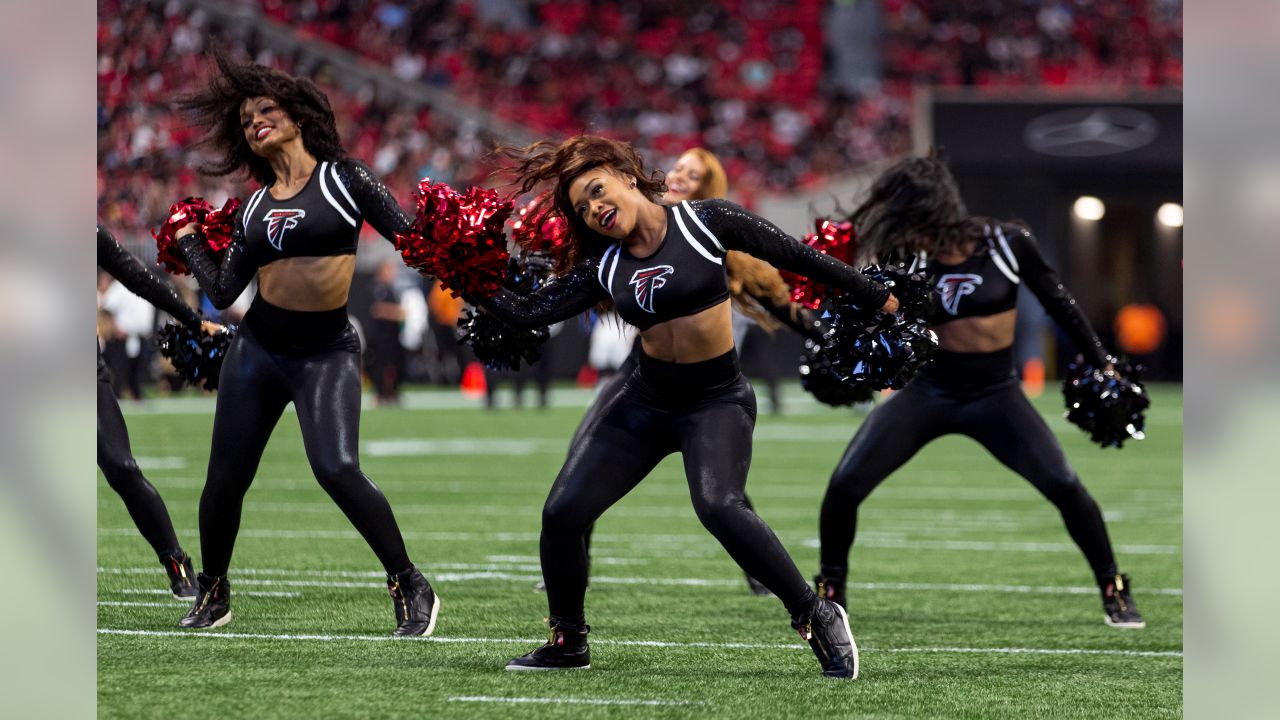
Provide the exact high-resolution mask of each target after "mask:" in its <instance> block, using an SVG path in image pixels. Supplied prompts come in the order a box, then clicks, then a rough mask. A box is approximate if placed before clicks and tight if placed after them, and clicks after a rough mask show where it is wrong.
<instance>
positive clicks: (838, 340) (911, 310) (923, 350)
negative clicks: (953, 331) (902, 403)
mask: <svg viewBox="0 0 1280 720" xmlns="http://www.w3.org/2000/svg"><path fill="white" fill-rule="evenodd" d="M862 273H863V274H864V275H868V276H870V277H871V278H873V279H875V280H877V281H879V282H882V283H884V284H885V285H886V286H888V287H889V288H890V290H892V291H893V294H894V297H896V298H898V303H899V306H898V312H896V313H883V312H880V311H879V309H878V308H866V307H862V306H860V305H858V303H856V302H855V301H853V299H852V298H851V297H850V296H849V295H840V296H837V297H835V298H832V299H830V300H829V301H828V302H827V303H826V305H825V306H824V309H823V312H822V320H823V321H824V322H825V323H826V325H827V331H826V333H825V334H824V335H823V343H822V348H821V349H820V350H818V351H817V353H818V354H819V355H820V356H822V357H821V362H822V363H825V366H826V367H827V368H829V372H830V373H831V374H833V375H834V376H835V377H837V378H839V379H840V380H841V381H842V382H845V383H849V384H852V385H862V386H865V387H866V389H867V390H869V391H870V390H883V389H885V388H893V389H897V388H900V387H902V386H904V385H906V384H907V382H908V381H910V380H911V378H913V377H915V374H916V373H917V372H919V370H920V368H921V367H923V366H924V364H925V363H927V362H928V361H929V360H930V359H932V358H933V354H934V352H935V351H936V350H937V349H938V337H937V335H935V334H934V333H933V331H932V330H930V329H929V327H928V325H927V324H926V323H927V320H928V314H929V312H930V310H931V308H932V302H933V300H932V297H931V291H930V288H929V282H928V280H927V279H926V278H925V277H924V275H923V274H921V273H912V272H908V271H907V269H906V268H904V267H901V266H898V265H889V266H884V267H881V266H878V265H871V266H868V267H865V268H863V269H862Z"/></svg>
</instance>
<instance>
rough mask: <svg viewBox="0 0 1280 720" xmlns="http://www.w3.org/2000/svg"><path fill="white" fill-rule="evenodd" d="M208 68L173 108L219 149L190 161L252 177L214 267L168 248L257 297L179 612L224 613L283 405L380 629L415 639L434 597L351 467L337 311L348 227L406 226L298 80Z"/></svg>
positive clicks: (214, 617)
mask: <svg viewBox="0 0 1280 720" xmlns="http://www.w3.org/2000/svg"><path fill="white" fill-rule="evenodd" d="M217 65H218V70H219V73H218V74H217V75H216V76H215V77H214V78H213V79H212V80H211V82H210V83H209V84H208V85H207V86H206V87H205V88H204V89H202V90H200V91H197V92H195V93H193V94H191V95H189V96H187V97H185V98H183V99H182V101H181V105H182V107H183V108H184V109H185V110H187V111H188V112H189V113H190V114H191V117H192V119H193V120H194V121H195V123H196V124H197V125H199V126H201V127H202V128H204V129H205V130H206V132H207V134H206V136H205V138H204V139H203V141H202V142H203V143H204V145H205V146H207V147H209V148H212V149H213V150H215V151H216V152H217V153H218V154H219V155H220V159H219V160H218V161H216V162H214V163H212V164H210V165H206V166H205V167H204V168H202V170H203V171H204V172H206V173H207V174H212V175H226V174H229V173H232V172H236V171H239V170H247V171H248V173H249V174H250V175H251V176H252V177H253V178H254V179H255V180H257V181H258V182H259V183H260V184H261V186H262V187H261V188H260V189H258V190H257V191H256V192H254V193H253V194H252V195H251V196H250V198H249V200H248V201H247V202H246V203H244V205H243V206H242V208H241V209H240V211H239V213H238V214H237V217H236V223H235V228H234V231H233V236H232V242H231V244H230V246H229V247H228V248H227V249H226V250H225V255H224V256H223V258H222V260H221V262H220V263H219V262H215V261H214V258H213V257H212V256H211V255H210V253H209V250H208V248H207V247H206V246H205V244H204V243H203V242H202V241H201V240H200V238H199V237H197V236H196V235H195V234H194V228H193V226H191V225H187V226H184V227H183V228H182V229H181V230H179V231H178V233H177V235H178V237H179V240H178V243H179V249H180V251H181V253H182V256H183V258H184V259H185V260H186V263H187V265H188V266H189V267H190V269H191V273H192V274H193V275H194V276H195V277H196V279H197V280H198V281H199V283H200V287H201V288H202V289H203V290H204V291H205V293H206V294H207V295H208V296H209V299H210V300H211V301H212V302H213V304H214V306H216V307H218V308H219V309H221V308H225V307H227V306H229V305H230V304H231V303H232V302H234V301H235V299H236V298H237V297H238V296H239V295H240V293H242V292H243V291H244V289H245V287H246V286H247V285H248V284H249V281H250V280H252V279H253V278H254V277H255V276H256V277H257V279H258V294H257V296H256V297H255V298H254V300H253V304H252V306H251V307H250V308H249V311H248V313H247V314H246V315H245V317H244V322H243V324H241V326H240V330H239V332H238V333H237V334H236V337H235V339H234V341H233V342H232V345H231V348H230V349H229V350H228V353H227V357H226V359H225V360H224V362H223V366H222V374H221V376H220V379H219V387H218V404H217V410H216V411H215V414H214V421H213V443H212V447H211V454H210V457H209V474H208V478H207V480H206V482H205V487H204V492H203V494H202V495H201V497H200V547H201V555H202V556H203V557H202V560H203V562H204V569H203V572H201V573H200V574H199V576H198V577H197V581H198V584H199V597H197V599H196V602H195V605H194V606H193V607H192V608H191V611H190V612H189V613H187V615H186V617H184V618H183V619H182V620H181V622H180V623H179V624H180V625H181V626H182V627H186V628H209V627H218V626H221V625H224V624H226V623H227V622H228V621H229V620H230V618H231V610H230V584H229V583H228V581H227V569H228V567H229V566H230V563H231V552H232V548H233V546H234V544H235V539H236V534H237V531H238V530H239V527H240V512H241V505H242V502H243V500H244V495H245V493H246V492H247V491H248V489H249V485H250V483H252V482H253V477H254V474H255V472H256V471H257V469H258V461H259V460H260V459H261V457H262V451H263V449H264V448H265V447H266V444H267V439H268V438H269V437H270V436H271V431H272V428H274V427H275V424H276V421H277V420H279V418H280V415H281V413H282V412H283V411H284V408H285V406H286V405H288V404H289V403H290V402H292V403H293V404H294V407H295V409H296V411H297V416H298V424H299V425H300V426H301V429H302V442H303V446H304V448H305V450H306V453H307V460H308V461H309V462H310V464H311V469H312V471H313V472H314V473H315V476H316V480H318V481H319V482H320V486H321V487H323V488H324V490H325V492H327V493H328V494H329V497H331V498H333V501H334V502H335V503H337V505H338V507H339V508H341V509H342V512H343V513H344V514H345V515H346V516H347V519H348V520H350V521H351V524H352V525H354V526H355V528H356V530H358V531H359V532H360V535H361V536H363V537H364V539H365V541H366V542H367V543H368V544H369V547H370V548H372V550H373V552H374V554H375V555H377V557H378V560H379V561H380V562H381V563H382V566H383V568H384V569H385V570H386V573H387V587H388V590H389V592H390V593H391V597H392V600H393V601H394V605H395V614H396V623H397V627H396V630H395V634H396V635H430V634H431V632H432V631H433V630H434V628H435V623H436V616H437V613H438V612H439V610H440V601H439V598H437V597H436V594H435V593H434V592H433V591H432V589H431V585H430V584H429V583H428V582H427V579H426V578H425V577H423V575H422V573H421V572H419V571H418V569H417V568H415V567H414V566H413V564H412V563H411V562H410V561H409V555H408V553H407V551H406V550H405V545H404V538H403V537H402V536H401V534H400V528H399V526H398V525H397V524H396V519H395V516H394V515H393V514H392V511H391V506H390V504H388V503H387V499H386V497H385V496H383V494H382V491H381V490H379V489H378V487H377V486H376V485H374V484H373V483H372V482H371V481H370V480H369V478H367V477H365V475H364V473H363V472H361V471H360V463H359V457H358V454H357V441H358V437H359V431H360V342H359V339H358V338H357V336H356V332H355V329H354V328H353V327H352V326H351V323H350V322H349V321H348V319H347V297H348V294H349V291H350V288H351V278H352V274H353V273H354V270H355V253H356V243H357V238H358V236H359V234H360V227H361V225H362V224H363V223H364V222H366V221H367V222H368V223H369V224H370V225H372V226H373V227H374V228H375V229H376V230H377V231H378V232H379V233H381V234H382V235H383V236H384V237H386V238H392V239H393V238H394V237H395V234H396V233H397V232H400V231H403V230H405V229H407V228H408V224H409V218H408V216H406V215H405V213H404V212H403V211H402V210H401V208H400V206H399V205H398V204H397V203H396V201H395V198H393V197H392V195H391V193H390V192H389V191H388V190H387V188H386V186H384V185H383V184H382V182H381V181H379V180H378V179H377V178H376V177H374V176H373V174H372V173H371V172H370V171H369V169H368V168H367V167H366V166H365V165H364V164H363V163H361V162H359V161H357V160H354V159H351V158H348V157H346V154H345V153H344V152H343V149H342V143H341V141H340V140H339V138H338V133H337V128H336V127H335V124H334V116H333V111H332V110H331V109H330V107H329V100H328V98H327V97H325V95H324V93H322V92H321V91H320V89H319V88H317V87H316V86H315V84H314V83H312V82H311V81H310V80H307V79H304V78H294V77H290V76H288V75H286V74H284V73H282V72H279V71H276V70H272V69H270V68H266V67H263V66H261V65H240V64H234V63H232V62H230V61H228V60H226V59H225V58H222V57H218V58H217Z"/></svg>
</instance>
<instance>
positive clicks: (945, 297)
mask: <svg viewBox="0 0 1280 720" xmlns="http://www.w3.org/2000/svg"><path fill="white" fill-rule="evenodd" d="M981 284H982V276H981V275H974V274H973V273H957V274H954V275H953V274H947V275H943V276H942V277H940V278H938V285H937V288H938V294H939V295H941V296H942V308H943V309H944V310H946V311H947V312H948V313H950V314H952V315H956V314H959V312H960V298H962V297H964V296H965V295H972V294H974V293H975V292H977V290H978V286H979V285H981Z"/></svg>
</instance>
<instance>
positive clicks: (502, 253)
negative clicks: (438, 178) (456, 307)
mask: <svg viewBox="0 0 1280 720" xmlns="http://www.w3.org/2000/svg"><path fill="white" fill-rule="evenodd" d="M417 207H418V211H417V215H416V217H415V218H414V220H413V226H412V227H411V228H410V229H409V232H407V233H404V234H400V235H397V236H396V247H397V248H398V249H399V250H400V254H401V256H403V257H404V262H405V264H406V265H408V266H409V267H411V268H414V269H416V270H418V271H419V272H421V273H422V274H424V275H430V276H431V277H434V278H436V279H437V280H439V281H440V285H441V286H442V287H443V288H445V289H446V290H448V291H449V292H451V293H453V295H454V296H458V295H463V294H466V295H472V296H479V297H492V296H493V295H494V294H495V293H496V292H497V291H498V288H499V287H501V286H502V282H503V280H505V279H506V277H507V259H508V257H509V255H508V253H507V237H506V234H505V233H504V232H503V224H504V223H506V221H507V218H508V217H509V216H510V215H511V210H512V203H511V201H510V200H503V199H502V198H501V197H499V196H498V193H497V192H496V191H494V190H488V189H485V188H478V187H474V186H472V187H469V188H467V190H466V192H462V193H460V192H458V191H457V190H454V189H453V188H451V187H449V186H448V185H446V184H445V183H432V182H431V180H430V179H423V180H422V182H420V183H418V199H417Z"/></svg>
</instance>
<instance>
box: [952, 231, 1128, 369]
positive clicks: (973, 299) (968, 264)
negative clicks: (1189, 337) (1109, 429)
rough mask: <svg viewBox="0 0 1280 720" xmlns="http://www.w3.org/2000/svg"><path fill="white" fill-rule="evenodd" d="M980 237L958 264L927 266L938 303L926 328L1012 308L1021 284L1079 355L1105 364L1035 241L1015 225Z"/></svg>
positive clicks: (1096, 343)
mask: <svg viewBox="0 0 1280 720" xmlns="http://www.w3.org/2000/svg"><path fill="white" fill-rule="evenodd" d="M984 236H985V242H983V243H980V244H979V246H978V248H977V249H976V250H975V251H974V253H973V254H972V255H970V256H969V257H968V258H966V259H965V260H964V261H963V262H961V263H958V264H956V265H943V264H941V263H937V262H934V263H932V264H930V265H928V269H929V277H930V280H931V282H932V283H933V286H934V291H935V292H936V293H937V300H938V302H937V303H936V306H935V309H934V313H933V315H932V316H931V317H930V318H929V324H930V325H932V326H934V327H939V326H942V325H945V324H947V323H949V322H951V321H952V320H957V319H959V318H965V317H986V316H988V315H996V314H998V313H1002V312H1005V311H1007V310H1012V309H1014V308H1015V307H1017V305H1018V286H1019V285H1021V284H1022V283H1023V282H1024V281H1025V282H1026V285H1027V288H1028V289H1030V290H1031V292H1032V293H1033V294H1034V295H1035V296H1036V299H1038V300H1039V301H1040V304H1041V305H1043V306H1044V309H1045V312H1047V313H1048V314H1049V317H1051V318H1053V319H1054V321H1055V322H1057V323H1058V325H1060V326H1061V327H1062V329H1063V330H1064V331H1066V333H1067V335H1068V336H1070V337H1071V340H1072V342H1074V343H1075V345H1076V347H1077V348H1078V349H1079V350H1080V352H1082V353H1084V355H1085V357H1088V358H1090V359H1091V360H1092V361H1093V362H1095V363H1097V364H1105V363H1106V362H1108V360H1109V358H1108V356H1107V352H1106V349H1105V348H1103V346H1102V341H1101V340H1100V339H1099V338H1098V335H1097V334H1096V333H1095V332H1094V331H1093V327H1092V326H1091V325H1090V324H1089V320H1088V318H1086V317H1085V316H1084V313H1083V312H1081V311H1080V307H1079V306H1078V305H1077V304H1076V299H1075V298H1074V297H1072V296H1071V293H1070V292H1068V291H1067V289H1066V288H1065V287H1063V285H1062V281H1061V280H1059V279H1058V275H1057V273H1055V272H1054V271H1053V268H1051V267H1049V265H1048V263H1046V262H1045V261H1044V256H1043V255H1041V254H1040V248H1039V246H1038V244H1037V243H1036V240H1035V237H1033V236H1032V235H1031V233H1030V232H1029V231H1027V230H1026V229H1025V228H1022V227H1019V226H1017V225H989V226H987V228H986V232H985V233H984Z"/></svg>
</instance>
